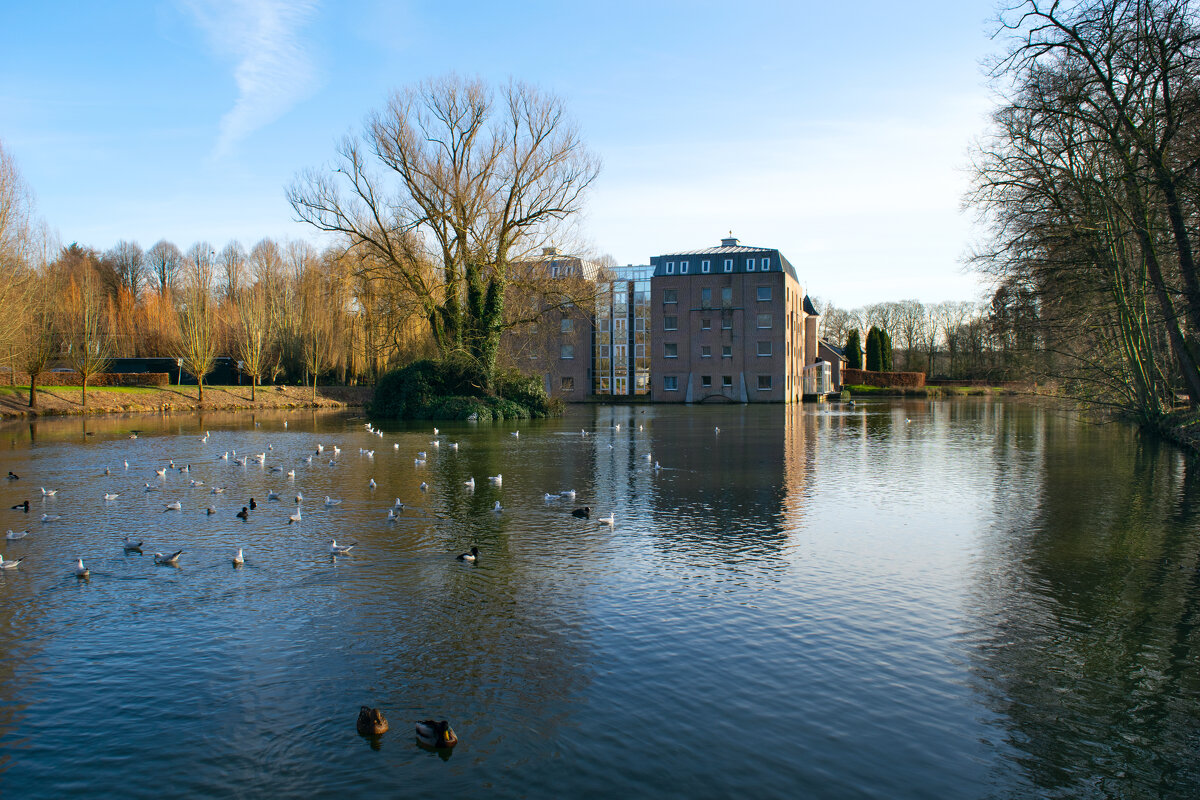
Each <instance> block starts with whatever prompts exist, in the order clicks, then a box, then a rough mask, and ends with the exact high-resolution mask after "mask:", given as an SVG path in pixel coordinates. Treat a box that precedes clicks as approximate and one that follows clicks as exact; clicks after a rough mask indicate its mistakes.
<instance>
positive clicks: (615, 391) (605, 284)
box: [592, 264, 674, 396]
mask: <svg viewBox="0 0 1200 800" xmlns="http://www.w3.org/2000/svg"><path fill="white" fill-rule="evenodd" d="M671 266H672V267H674V264H672V265H671ZM606 272H607V279H605V278H601V279H600V280H601V284H600V286H599V287H598V289H599V291H598V292H597V295H596V310H595V314H596V323H597V324H596V330H597V331H598V333H597V334H596V347H595V352H594V354H593V359H592V390H593V392H594V393H595V394H600V395H626V396H628V395H645V394H649V392H650V356H649V352H650V348H649V344H650V277H651V275H653V274H654V269H653V267H650V266H636V267H610V268H609V269H608V270H606ZM668 302H669V301H668Z"/></svg>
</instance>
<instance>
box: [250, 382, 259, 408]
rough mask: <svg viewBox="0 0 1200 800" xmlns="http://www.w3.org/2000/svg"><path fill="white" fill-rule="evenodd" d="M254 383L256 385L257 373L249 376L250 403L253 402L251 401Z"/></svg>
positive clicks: (252, 399)
mask: <svg viewBox="0 0 1200 800" xmlns="http://www.w3.org/2000/svg"><path fill="white" fill-rule="evenodd" d="M256 385H258V376H257V375H251V376H250V402H251V403H253V402H254V387H255V386H256Z"/></svg>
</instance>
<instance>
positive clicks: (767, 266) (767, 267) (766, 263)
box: [762, 258, 771, 272]
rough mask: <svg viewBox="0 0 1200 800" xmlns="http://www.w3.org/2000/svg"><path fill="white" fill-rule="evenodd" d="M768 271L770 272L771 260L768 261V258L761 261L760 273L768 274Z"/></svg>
mask: <svg viewBox="0 0 1200 800" xmlns="http://www.w3.org/2000/svg"><path fill="white" fill-rule="evenodd" d="M770 270H771V259H769V258H764V259H763V260H762V271H763V272H769V271H770Z"/></svg>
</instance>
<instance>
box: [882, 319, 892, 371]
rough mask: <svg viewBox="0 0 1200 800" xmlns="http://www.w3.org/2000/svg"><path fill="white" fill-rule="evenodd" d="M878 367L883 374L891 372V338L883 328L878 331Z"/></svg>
mask: <svg viewBox="0 0 1200 800" xmlns="http://www.w3.org/2000/svg"><path fill="white" fill-rule="evenodd" d="M879 366H880V369H882V370H883V371H884V372H891V371H892V337H891V335H890V334H889V333H888V332H887V331H885V330H884V329H883V328H880V329H879Z"/></svg>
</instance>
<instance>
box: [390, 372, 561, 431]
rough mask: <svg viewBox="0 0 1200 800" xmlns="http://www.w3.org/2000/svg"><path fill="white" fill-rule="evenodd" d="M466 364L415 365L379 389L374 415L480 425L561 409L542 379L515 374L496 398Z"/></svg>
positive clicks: (503, 379)
mask: <svg viewBox="0 0 1200 800" xmlns="http://www.w3.org/2000/svg"><path fill="white" fill-rule="evenodd" d="M484 385H485V382H484V380H483V375H482V373H480V372H479V370H478V369H476V368H475V366H474V365H473V364H472V363H471V362H469V361H468V360H466V359H461V360H447V361H444V362H439V361H428V360H426V361H415V362H413V363H412V364H409V365H408V366H407V367H401V368H400V369H395V370H392V371H390V372H387V373H385V374H384V375H382V376H381V377H380V378H379V381H378V382H377V383H376V384H375V400H374V402H373V403H372V404H371V414H372V416H375V417H391V418H395V419H451V420H453V419H458V420H466V419H472V418H474V419H476V420H478V421H479V422H491V421H500V420H506V419H529V418H530V417H545V416H549V415H550V414H552V413H554V412H555V411H556V410H557V409H556V407H555V403H554V402H553V401H551V399H550V398H549V397H548V396H547V395H546V391H545V389H544V388H543V387H542V381H541V379H539V378H537V377H531V376H526V375H522V374H520V373H519V372H516V371H515V370H514V371H510V372H505V373H502V374H501V375H499V376H497V378H496V389H497V394H490V393H488V392H487V391H486V390H485V389H484V388H483V387H484Z"/></svg>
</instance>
